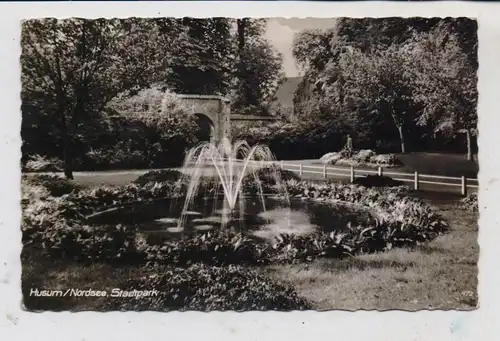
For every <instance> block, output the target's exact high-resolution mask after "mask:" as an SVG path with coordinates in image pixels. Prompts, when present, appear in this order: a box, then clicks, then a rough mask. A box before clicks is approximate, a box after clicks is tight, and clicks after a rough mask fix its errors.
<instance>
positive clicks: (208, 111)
mask: <svg viewBox="0 0 500 341" xmlns="http://www.w3.org/2000/svg"><path fill="white" fill-rule="evenodd" d="M178 98H179V99H181V100H182V101H183V103H184V104H185V106H186V107H187V110H188V112H189V113H191V114H192V115H196V116H197V118H198V121H199V123H201V125H202V126H204V127H201V129H202V130H203V129H205V130H206V129H207V125H210V126H211V131H210V135H211V138H210V140H211V141H212V142H214V143H219V142H220V141H221V140H222V139H223V138H224V137H227V138H231V122H230V119H231V118H230V116H231V109H230V107H229V100H228V99H226V98H224V97H222V96H210V95H185V94H181V95H178Z"/></svg>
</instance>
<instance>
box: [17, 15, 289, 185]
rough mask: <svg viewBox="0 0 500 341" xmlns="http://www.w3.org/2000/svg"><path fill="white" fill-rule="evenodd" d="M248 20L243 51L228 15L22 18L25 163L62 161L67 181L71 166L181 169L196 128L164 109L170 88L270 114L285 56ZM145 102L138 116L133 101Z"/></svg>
mask: <svg viewBox="0 0 500 341" xmlns="http://www.w3.org/2000/svg"><path fill="white" fill-rule="evenodd" d="M245 22H246V23H247V24H248V25H247V27H246V31H245V37H244V38H245V39H244V43H245V44H244V48H243V49H240V47H239V46H238V43H237V41H238V35H237V32H234V31H233V30H232V27H233V25H234V24H235V22H234V20H233V19H229V18H209V19H195V18H182V19H175V18H155V19H140V18H128V19H109V20H108V19H97V20H88V19H78V18H73V19H64V20H56V19H44V20H28V21H25V22H23V29H22V56H21V65H22V83H23V84H22V85H23V89H22V94H21V96H22V101H23V104H22V111H23V127H22V138H23V163H26V162H27V158H28V157H29V156H30V155H35V154H41V155H43V156H48V157H56V158H58V159H60V160H63V161H64V162H63V165H62V166H63V168H64V171H65V174H66V176H67V177H69V178H72V177H73V174H72V172H73V170H74V169H75V168H79V169H86V170H89V169H90V170H95V169H106V168H107V169H109V168H145V167H158V166H171V165H178V164H180V162H181V160H182V159H183V156H184V152H185V149H186V148H189V147H191V146H192V145H193V144H194V143H196V142H197V141H196V139H197V138H198V136H196V135H197V134H196V133H197V130H198V127H197V126H196V123H195V122H194V120H193V118H192V117H189V114H192V113H190V112H186V110H185V108H181V109H182V110H177V109H179V106H178V105H177V104H175V103H174V102H175V101H174V102H170V103H167V105H165V98H159V95H160V94H161V93H162V92H163V91H164V90H165V89H171V90H172V91H174V92H176V93H194V94H210V95H214V94H220V95H224V96H228V97H230V98H234V99H236V98H247V99H246V100H245V104H244V105H240V106H239V107H238V108H239V109H243V108H244V107H246V106H247V105H248V106H254V107H255V108H256V109H257V110H258V111H259V112H262V114H266V115H267V114H269V110H268V106H269V105H268V103H267V102H270V101H272V98H273V96H274V93H275V91H276V88H277V86H278V83H279V81H280V79H281V76H282V74H281V56H280V55H279V54H278V53H277V52H276V51H275V50H274V48H273V47H272V46H271V45H270V44H269V42H268V41H267V40H266V39H265V38H264V31H265V30H264V28H265V24H266V22H265V20H262V19H259V20H257V19H247V20H246V21H245ZM243 68H244V69H245V70H246V71H247V72H245V73H241V72H240V71H239V70H241V69H243ZM200 79H203V82H200V81H199V80H200ZM235 83H238V84H235ZM144 89H146V90H144ZM242 93H244V95H241V94H242ZM170 97H172V96H170ZM158 99H159V101H158ZM154 101H156V103H153V102H154ZM145 102H147V105H146V106H147V109H145V108H144V106H142V107H141V108H142V109H144V110H141V113H138V112H137V110H135V109H134V104H146V103H145ZM172 103H174V104H175V105H174V106H173V107H172V105H171V104H172ZM157 104H159V105H160V107H161V110H160V111H161V113H162V115H156V113H157V109H158V105H157ZM236 106H238V105H236ZM238 108H236V107H235V109H238ZM117 111H118V112H119V113H120V115H122V114H124V113H125V114H126V115H125V116H127V117H126V118H123V117H121V118H118V119H117V118H116V112H117ZM152 113H154V114H152ZM107 159H109V160H110V161H109V162H107V161H106V160H107ZM79 165H81V167H78V166H79Z"/></svg>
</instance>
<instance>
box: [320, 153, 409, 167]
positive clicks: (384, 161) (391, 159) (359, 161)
mask: <svg viewBox="0 0 500 341" xmlns="http://www.w3.org/2000/svg"><path fill="white" fill-rule="evenodd" d="M320 160H321V161H322V162H323V163H325V164H337V165H348V166H351V165H352V166H367V167H378V166H383V167H396V166H401V165H402V164H403V163H402V162H401V161H400V160H399V159H398V158H397V156H396V155H395V154H379V155H376V154H375V152H373V151H372V150H370V149H363V150H360V151H358V152H356V153H353V155H351V157H349V154H348V152H347V150H345V149H343V150H341V151H340V152H332V153H326V154H325V155H323V156H322V157H321V158H320Z"/></svg>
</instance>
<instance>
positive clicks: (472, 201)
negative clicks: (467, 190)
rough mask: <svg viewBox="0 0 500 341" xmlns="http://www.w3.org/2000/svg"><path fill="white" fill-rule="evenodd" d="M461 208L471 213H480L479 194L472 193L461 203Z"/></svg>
mask: <svg viewBox="0 0 500 341" xmlns="http://www.w3.org/2000/svg"><path fill="white" fill-rule="evenodd" d="M460 206H461V207H462V208H463V209H465V210H467V211H469V212H478V211H479V204H478V196H477V193H471V194H469V195H467V196H466V197H465V198H463V199H462V200H461V201H460Z"/></svg>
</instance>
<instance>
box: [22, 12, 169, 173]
mask: <svg viewBox="0 0 500 341" xmlns="http://www.w3.org/2000/svg"><path fill="white" fill-rule="evenodd" d="M145 37H148V38H147V39H145ZM159 37H160V36H159V30H158V29H157V27H156V26H155V25H153V24H152V23H151V22H148V21H146V20H143V19H135V18H131V19H126V20H117V19H114V20H107V19H98V20H87V19H65V20H57V19H43V20H29V21H25V22H24V23H23V26H22V37H21V44H22V54H21V67H22V92H21V97H22V100H23V102H29V103H31V105H33V106H36V107H38V109H39V111H40V112H43V113H44V114H45V115H50V116H54V119H55V120H57V121H58V125H59V127H60V134H61V140H62V143H61V145H62V146H63V153H62V154H63V159H64V173H65V175H66V177H68V178H73V165H72V158H73V155H72V147H73V145H74V142H75V138H76V136H77V133H78V131H79V130H80V129H81V128H82V126H83V125H84V123H85V122H87V121H89V120H93V119H95V118H96V117H97V116H98V115H99V114H100V113H101V112H102V110H103V109H104V107H105V105H106V103H108V102H109V101H110V100H111V99H112V98H114V97H115V96H116V95H117V94H119V93H121V92H123V91H125V90H129V89H133V88H136V87H143V86H147V85H148V84H150V83H152V82H154V81H155V80H156V79H157V78H160V77H161V76H162V75H163V72H162V70H163V66H164V62H163V61H164V60H165V59H166V58H168V56H167V55H164V54H161V53H158V52H159V49H158V48H157V44H159V43H160V40H159V39H157V38H159ZM163 43H165V42H163Z"/></svg>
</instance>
